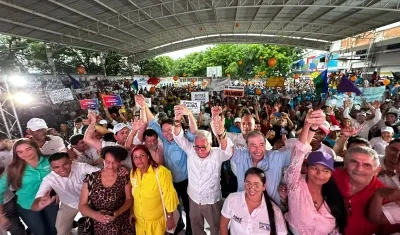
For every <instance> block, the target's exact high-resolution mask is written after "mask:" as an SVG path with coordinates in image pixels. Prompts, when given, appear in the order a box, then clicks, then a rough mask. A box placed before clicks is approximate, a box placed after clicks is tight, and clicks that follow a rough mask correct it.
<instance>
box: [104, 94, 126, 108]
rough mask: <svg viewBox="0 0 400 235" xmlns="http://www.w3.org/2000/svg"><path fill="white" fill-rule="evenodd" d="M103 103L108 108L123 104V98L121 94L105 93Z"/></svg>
mask: <svg viewBox="0 0 400 235" xmlns="http://www.w3.org/2000/svg"><path fill="white" fill-rule="evenodd" d="M103 103H104V106H106V107H107V108H110V107H113V106H121V105H122V99H121V96H119V95H103Z"/></svg>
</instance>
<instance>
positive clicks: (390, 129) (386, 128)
mask: <svg viewBox="0 0 400 235" xmlns="http://www.w3.org/2000/svg"><path fill="white" fill-rule="evenodd" d="M382 132H389V133H392V134H393V133H394V130H393V128H392V127H390V126H384V127H382V128H381V133H382Z"/></svg>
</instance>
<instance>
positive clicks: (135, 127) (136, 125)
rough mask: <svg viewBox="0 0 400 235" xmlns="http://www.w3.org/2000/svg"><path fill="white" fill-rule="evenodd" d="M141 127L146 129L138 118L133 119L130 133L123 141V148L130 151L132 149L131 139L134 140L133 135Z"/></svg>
mask: <svg viewBox="0 0 400 235" xmlns="http://www.w3.org/2000/svg"><path fill="white" fill-rule="evenodd" d="M143 126H144V127H146V124H145V123H144V122H143V120H142V119H140V118H139V117H135V119H134V120H132V129H131V132H130V133H129V135H128V138H127V139H126V141H125V147H126V148H127V149H132V147H133V138H135V135H136V134H137V133H138V131H139V130H140V129H141V128H143ZM142 135H143V133H142Z"/></svg>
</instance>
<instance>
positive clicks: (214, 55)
mask: <svg viewBox="0 0 400 235" xmlns="http://www.w3.org/2000/svg"><path fill="white" fill-rule="evenodd" d="M49 51H51V52H52V58H54V65H55V70H56V72H57V73H58V74H66V73H76V68H77V66H80V65H83V66H85V68H86V72H87V74H106V75H109V76H116V75H132V74H143V75H149V76H152V77H153V76H157V77H164V76H174V75H178V76H183V75H184V74H186V75H187V76H206V70H207V67H208V66H222V68H223V76H226V74H230V75H231V77H237V78H249V77H254V75H256V74H258V73H259V72H265V75H266V76H269V75H274V74H282V75H284V74H286V73H288V72H289V70H290V68H291V64H292V62H293V61H295V60H297V59H299V58H300V55H301V53H302V50H301V49H299V48H294V47H288V46H277V45H262V44H222V45H217V46H215V47H210V48H208V49H207V50H205V51H202V52H194V53H191V54H189V55H187V56H185V57H183V58H181V59H178V60H175V61H174V60H173V59H171V58H170V57H168V56H158V57H156V58H152V59H148V60H144V61H139V62H138V61H133V58H132V57H129V58H128V57H123V56H121V55H118V54H116V53H114V52H97V51H89V50H83V49H76V48H73V47H69V46H64V45H56V44H50V45H49V44H46V43H43V42H37V41H31V40H26V39H21V38H17V37H10V36H0V72H2V73H4V72H6V71H7V72H21V73H27V72H29V71H36V72H41V73H44V74H50V73H51V72H52V67H51V66H50V65H49V62H48V58H47V53H48V52H49ZM261 57H262V59H260V58H261ZM272 57H274V58H276V60H277V65H276V66H275V67H273V68H270V67H269V66H268V59H269V58H272ZM239 61H242V62H243V64H239V63H238V62H239Z"/></svg>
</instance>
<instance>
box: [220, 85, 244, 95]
mask: <svg viewBox="0 0 400 235" xmlns="http://www.w3.org/2000/svg"><path fill="white" fill-rule="evenodd" d="M243 96H244V87H242V86H225V87H224V97H243Z"/></svg>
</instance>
